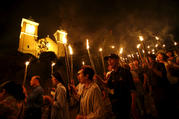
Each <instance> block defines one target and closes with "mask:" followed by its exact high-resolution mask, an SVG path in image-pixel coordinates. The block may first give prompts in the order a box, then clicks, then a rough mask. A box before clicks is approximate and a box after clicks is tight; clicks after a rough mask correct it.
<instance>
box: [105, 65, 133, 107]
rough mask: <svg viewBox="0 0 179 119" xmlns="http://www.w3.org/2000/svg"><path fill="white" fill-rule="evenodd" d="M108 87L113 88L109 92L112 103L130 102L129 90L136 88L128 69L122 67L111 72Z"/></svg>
mask: <svg viewBox="0 0 179 119" xmlns="http://www.w3.org/2000/svg"><path fill="white" fill-rule="evenodd" d="M108 87H109V88H110V89H111V90H113V93H112V94H109V98H110V100H111V103H112V104H115V103H123V104H124V105H125V103H131V102H130V101H131V95H130V94H131V91H135V90H136V89H135V85H134V82H133V79H132V75H131V73H130V71H129V70H127V69H125V68H122V67H119V68H118V70H117V71H112V72H111V75H110V77H109V81H108Z"/></svg>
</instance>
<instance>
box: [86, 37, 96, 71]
mask: <svg viewBox="0 0 179 119" xmlns="http://www.w3.org/2000/svg"><path fill="white" fill-rule="evenodd" d="M86 49H87V51H88V56H89V59H90V63H91V65H92V67H93V69H94V71H95V73H96V69H95V66H94V63H93V60H92V58H91V54H90V51H89V42H88V39H86Z"/></svg>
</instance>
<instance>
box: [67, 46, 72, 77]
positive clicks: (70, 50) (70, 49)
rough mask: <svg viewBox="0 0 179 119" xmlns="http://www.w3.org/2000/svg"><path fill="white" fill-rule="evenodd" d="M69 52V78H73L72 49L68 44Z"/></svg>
mask: <svg viewBox="0 0 179 119" xmlns="http://www.w3.org/2000/svg"><path fill="white" fill-rule="evenodd" d="M68 49H69V52H70V61H71V80H73V50H72V47H71V46H70V45H69V46H68Z"/></svg>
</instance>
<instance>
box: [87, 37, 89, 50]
mask: <svg viewBox="0 0 179 119" xmlns="http://www.w3.org/2000/svg"><path fill="white" fill-rule="evenodd" d="M86 49H89V42H88V39H86Z"/></svg>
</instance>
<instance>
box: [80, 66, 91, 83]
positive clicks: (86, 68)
mask: <svg viewBox="0 0 179 119" xmlns="http://www.w3.org/2000/svg"><path fill="white" fill-rule="evenodd" d="M82 69H83V74H84V75H85V76H86V75H87V74H88V75H89V77H88V78H89V79H90V80H93V76H94V70H93V68H92V67H91V66H89V65H84V66H83V67H82Z"/></svg>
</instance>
